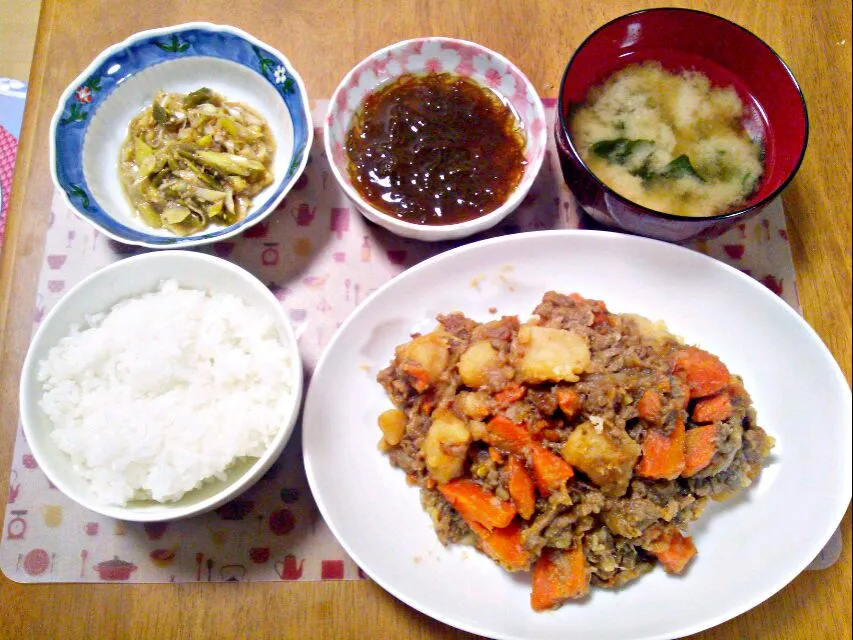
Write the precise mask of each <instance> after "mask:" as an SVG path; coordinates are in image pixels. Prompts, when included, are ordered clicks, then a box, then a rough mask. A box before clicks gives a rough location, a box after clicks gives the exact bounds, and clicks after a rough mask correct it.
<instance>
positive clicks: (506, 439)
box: [485, 416, 533, 454]
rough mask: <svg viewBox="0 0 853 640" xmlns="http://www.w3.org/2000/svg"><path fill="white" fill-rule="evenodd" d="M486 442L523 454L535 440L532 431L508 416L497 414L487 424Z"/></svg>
mask: <svg viewBox="0 0 853 640" xmlns="http://www.w3.org/2000/svg"><path fill="white" fill-rule="evenodd" d="M485 440H486V442H488V443H489V444H490V445H492V446H494V447H497V448H498V449H503V450H504V451H509V452H510V453H518V454H522V453H524V451H525V450H526V449H527V447H529V446H530V444H531V443H532V442H533V438H532V437H531V436H530V431H528V430H527V427H525V426H524V425H521V424H516V423H514V422H513V421H512V420H510V419H509V418H507V417H506V416H495V417H494V418H492V419H491V420H489V422H488V424H487V425H486V437H485Z"/></svg>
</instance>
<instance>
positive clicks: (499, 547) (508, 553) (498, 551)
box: [468, 521, 530, 571]
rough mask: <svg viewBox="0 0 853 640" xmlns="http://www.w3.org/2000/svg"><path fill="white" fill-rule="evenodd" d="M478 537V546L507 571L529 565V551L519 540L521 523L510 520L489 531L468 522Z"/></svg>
mask: <svg viewBox="0 0 853 640" xmlns="http://www.w3.org/2000/svg"><path fill="white" fill-rule="evenodd" d="M468 524H469V525H470V526H471V529H473V530H474V533H476V534H477V535H478V536H479V537H480V548H481V549H482V550H483V552H484V553H485V554H486V555H487V556H489V557H490V558H491V559H492V560H494V561H495V562H497V563H498V564H500V565H501V566H502V567H504V568H505V569H507V570H508V571H523V570H524V569H527V568H528V567H529V566H530V553H529V552H528V551H527V549H525V548H524V544H523V543H522V540H521V523H519V522H518V521H515V522H511V523H510V524H509V525H507V526H506V527H504V528H503V529H492V530H491V531H489V530H488V529H486V528H485V527H484V526H482V525H480V524H478V523H476V522H469V523H468Z"/></svg>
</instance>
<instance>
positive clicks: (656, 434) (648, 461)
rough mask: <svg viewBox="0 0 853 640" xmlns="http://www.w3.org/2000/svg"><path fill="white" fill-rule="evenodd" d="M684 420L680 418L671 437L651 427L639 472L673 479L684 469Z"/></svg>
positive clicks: (638, 466)
mask: <svg viewBox="0 0 853 640" xmlns="http://www.w3.org/2000/svg"><path fill="white" fill-rule="evenodd" d="M684 440H685V434H684V422H683V421H682V420H681V419H680V418H679V419H678V420H676V422H675V427H674V428H673V429H672V433H670V434H669V437H667V436H665V435H664V434H663V432H662V431H659V430H658V429H650V430H649V431H648V432H647V433H646V440H645V442H643V457H642V458H640V462H639V463H638V464H637V467H636V470H637V473H638V474H640V475H641V476H643V477H645V478H653V479H656V480H673V479H675V478H677V477H678V476H679V475H681V472H682V471H683V470H684Z"/></svg>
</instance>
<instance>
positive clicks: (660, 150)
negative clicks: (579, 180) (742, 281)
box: [570, 62, 763, 216]
mask: <svg viewBox="0 0 853 640" xmlns="http://www.w3.org/2000/svg"><path fill="white" fill-rule="evenodd" d="M743 114H744V106H743V103H742V102H741V101H740V98H738V95H737V93H736V92H735V90H734V89H733V88H732V87H727V88H717V87H712V86H711V84H710V82H709V80H708V78H707V77H706V76H704V75H702V74H701V73H698V72H692V71H691V72H683V73H681V74H674V73H670V72H668V71H666V70H665V69H663V68H662V67H661V66H660V64H658V63H656V62H646V63H643V64H641V65H631V66H629V67H626V68H625V69H622V70H620V71H618V72H616V73H615V74H613V75H612V76H610V77H609V78H608V79H607V80H606V81H605V82H604V83H603V84H601V85H599V86H597V87H594V88H593V89H592V90H591V91H590V93H589V97H588V99H587V101H586V103H585V104H583V105H582V106H581V107H580V108H579V109H578V110H577V111H576V112H575V113H574V114H573V116H572V120H571V125H570V131H571V136H572V140H573V142H574V143H575V146H576V147H577V148H578V150H579V152H580V155H581V157H582V158H583V160H584V162H585V163H586V164H587V166H588V167H589V168H590V169H591V170H592V172H593V173H594V174H595V175H596V176H598V178H599V179H600V180H601V181H602V182H604V183H605V184H607V185H608V186H609V187H610V188H612V189H613V190H614V191H616V192H618V193H620V194H621V195H623V196H624V197H626V198H628V199H629V200H632V201H634V202H637V203H639V204H641V205H644V206H646V207H650V208H652V209H656V210H658V211H663V212H665V213H671V214H675V215H681V216H713V215H717V214H720V213H724V212H725V211H727V210H730V209H732V208H733V207H736V206H738V205H740V204H742V203H743V202H744V201H745V200H746V198H748V197H749V196H750V195H751V194H752V192H753V191H754V190H755V188H756V186H757V185H758V182H759V180H760V179H761V175H762V173H763V164H762V160H763V149H762V146H761V143H760V141H757V140H752V139H751V138H750V137H749V135H748V133H747V131H746V130H745V128H744V126H743V123H742V118H743Z"/></svg>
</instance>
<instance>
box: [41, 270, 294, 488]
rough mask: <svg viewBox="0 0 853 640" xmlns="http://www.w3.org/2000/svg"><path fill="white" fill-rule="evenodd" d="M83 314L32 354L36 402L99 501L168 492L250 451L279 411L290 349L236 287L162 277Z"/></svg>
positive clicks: (287, 392) (286, 407)
mask: <svg viewBox="0 0 853 640" xmlns="http://www.w3.org/2000/svg"><path fill="white" fill-rule="evenodd" d="M87 321H88V325H89V326H88V327H74V328H72V332H71V334H70V335H69V336H67V337H65V338H63V339H62V340H61V341H60V342H59V344H58V345H57V346H55V347H54V348H52V349H51V350H50V352H49V353H48V356H47V358H46V359H45V360H43V361H42V362H40V363H39V374H38V375H39V380H40V381H41V383H42V386H43V396H42V399H41V402H40V404H41V408H42V409H43V410H44V412H45V413H46V414H47V416H48V417H49V418H50V420H51V422H52V423H53V431H52V433H51V435H52V437H53V440H54V441H55V442H56V444H57V446H58V447H59V448H60V449H61V450H62V451H64V452H65V453H67V454H68V455H69V456H70V457H71V461H72V464H73V465H74V468H75V470H76V472H77V473H79V474H80V475H81V476H82V477H83V478H85V479H86V480H87V481H89V483H90V484H91V487H92V491H93V493H94V495H95V497H96V499H97V500H99V501H100V502H103V503H105V504H121V505H123V504H126V503H127V502H128V501H129V500H134V499H153V500H156V501H159V502H168V501H173V500H177V499H179V498H180V497H181V496H182V495H184V494H185V493H186V492H187V491H191V490H192V489H195V488H197V487H199V486H200V485H201V484H202V483H203V482H205V481H206V480H209V479H212V478H220V479H222V478H224V476H225V471H226V469H228V467H229V466H231V465H232V464H233V463H234V462H236V461H237V460H238V459H240V458H243V457H245V456H253V457H259V456H261V455H262V454H263V453H264V451H265V450H266V448H267V446H268V445H269V444H270V442H271V441H272V439H273V437H274V436H275V434H276V432H277V431H278V430H279V429H280V428H282V426H283V423H284V422H285V421H286V420H287V417H288V415H289V413H290V411H291V408H292V406H293V402H294V400H293V397H292V394H293V389H292V378H291V356H290V353H289V351H288V350H287V349H286V348H285V347H284V346H283V345H282V344H281V342H280V340H279V337H278V333H277V330H276V327H275V325H274V322H273V318H272V317H271V316H269V315H268V314H266V313H264V312H262V311H260V310H258V309H254V308H250V307H248V306H247V305H246V304H244V303H243V302H242V301H241V300H240V299H238V298H237V297H235V296H232V295H225V294H209V293H206V292H203V291H196V290H190V289H182V288H180V287H179V286H178V283H177V282H175V281H173V280H170V281H167V282H164V283H163V284H162V286H161V287H160V289H159V290H158V291H156V292H152V293H147V294H144V295H141V296H139V297H136V298H130V299H128V300H124V301H122V302H120V303H118V304H117V305H115V306H114V307H113V308H112V309H110V310H109V311H108V312H106V313H100V314H97V315H95V316H92V317H90V318H87Z"/></svg>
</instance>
